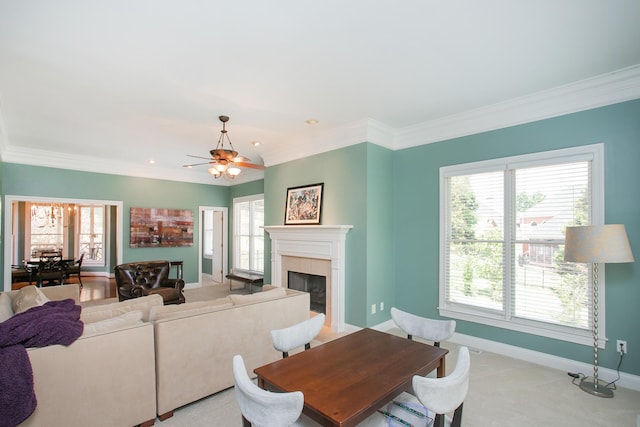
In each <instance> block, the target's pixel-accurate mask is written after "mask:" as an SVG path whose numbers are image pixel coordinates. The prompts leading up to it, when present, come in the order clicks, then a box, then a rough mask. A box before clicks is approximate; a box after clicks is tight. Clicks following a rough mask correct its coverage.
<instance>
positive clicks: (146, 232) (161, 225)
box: [129, 208, 193, 248]
mask: <svg viewBox="0 0 640 427" xmlns="http://www.w3.org/2000/svg"><path fill="white" fill-rule="evenodd" d="M130 213H131V218H130V223H131V227H130V230H129V232H130V234H129V238H130V240H129V247H130V248H167V247H181V246H193V211H192V210H190V209H159V208H131V211H130Z"/></svg>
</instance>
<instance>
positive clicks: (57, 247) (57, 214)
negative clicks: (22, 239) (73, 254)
mask: <svg viewBox="0 0 640 427" xmlns="http://www.w3.org/2000/svg"><path fill="white" fill-rule="evenodd" d="M28 211H29V213H30V220H29V229H28V231H29V239H28V242H29V253H30V257H31V258H38V257H40V254H41V253H42V252H46V251H59V252H62V251H63V249H64V225H65V207H64V206H63V205H61V204H56V203H30V204H28Z"/></svg>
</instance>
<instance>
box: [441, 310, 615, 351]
mask: <svg viewBox="0 0 640 427" xmlns="http://www.w3.org/2000/svg"><path fill="white" fill-rule="evenodd" d="M438 310H439V313H440V315H441V316H443V317H449V318H452V319H456V320H464V321H467V322H472V323H478V324H481V325H487V326H493V327H496V328H502V329H508V330H511V331H517V332H523V333H527V334H531V335H537V336H541V337H546V338H553V339H556V340H561V341H566V342H571V343H575V344H581V345H586V346H590V347H593V333H592V332H591V331H583V330H574V331H571V330H570V328H561V327H558V328H553V326H552V325H549V327H543V326H542V324H539V325H535V324H533V323H534V322H526V323H525V322H524V321H523V322H518V321H507V320H504V319H501V318H498V317H495V316H491V315H490V314H488V313H487V314H486V315H485V314H482V315H481V314H478V313H470V312H468V311H462V310H456V309H447V308H439V309H438ZM606 342H607V339H606V338H603V337H600V339H599V340H598V347H599V348H605V344H606Z"/></svg>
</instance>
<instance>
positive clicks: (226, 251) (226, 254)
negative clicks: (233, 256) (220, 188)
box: [185, 206, 229, 287]
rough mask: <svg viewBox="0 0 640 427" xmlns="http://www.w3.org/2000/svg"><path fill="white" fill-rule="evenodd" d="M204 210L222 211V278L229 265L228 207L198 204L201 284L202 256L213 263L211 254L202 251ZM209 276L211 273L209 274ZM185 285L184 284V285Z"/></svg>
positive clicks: (199, 282) (200, 277)
mask: <svg viewBox="0 0 640 427" xmlns="http://www.w3.org/2000/svg"><path fill="white" fill-rule="evenodd" d="M205 211H212V212H222V217H223V218H224V221H226V222H225V223H224V226H223V227H222V244H223V246H224V248H223V250H222V280H224V278H225V277H226V275H227V270H228V268H227V266H228V265H229V260H228V258H229V208H226V207H218V206H198V284H199V285H202V283H203V280H204V279H203V277H204V276H206V275H205V274H204V273H203V272H202V258H203V257H204V258H209V259H211V260H212V263H213V256H212V255H209V256H204V255H203V253H202V234H203V231H204V228H203V224H202V213H203V212H205ZM209 276H210V277H211V275H209ZM185 287H186V285H185Z"/></svg>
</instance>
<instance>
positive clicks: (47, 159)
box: [2, 147, 264, 186]
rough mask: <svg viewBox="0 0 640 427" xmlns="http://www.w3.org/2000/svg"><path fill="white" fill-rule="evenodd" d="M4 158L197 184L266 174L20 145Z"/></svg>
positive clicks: (246, 179) (223, 183)
mask: <svg viewBox="0 0 640 427" xmlns="http://www.w3.org/2000/svg"><path fill="white" fill-rule="evenodd" d="M2 161H3V162H5V163H18V164H26V165H31V166H41V167H50V168H57V169H69V170H77V171H84V172H94V173H104V174H110V175H125V176H133V177H138V178H151V179H163V180H167V181H178V182H191V183H194V184H207V185H219V186H231V185H236V184H242V183H244V182H249V181H255V180H258V179H262V178H263V177H264V173H263V172H262V171H253V170H252V171H246V170H245V171H243V172H242V173H241V174H240V175H239V176H238V177H236V178H235V179H234V180H233V181H231V180H225V179H217V180H214V179H213V178H212V177H211V176H210V175H209V174H208V173H207V172H206V170H203V171H202V172H203V173H201V174H197V173H193V171H192V170H189V169H185V170H182V169H170V168H162V167H156V166H153V165H141V164H139V163H132V162H126V161H122V160H112V159H108V158H100V159H97V158H96V157H93V156H81V155H77V154H66V153H65V154H61V153H58V152H55V151H46V150H33V149H27V148H17V147H12V148H10V149H8V150H5V151H4V152H3V155H2ZM245 172H248V173H245Z"/></svg>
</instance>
